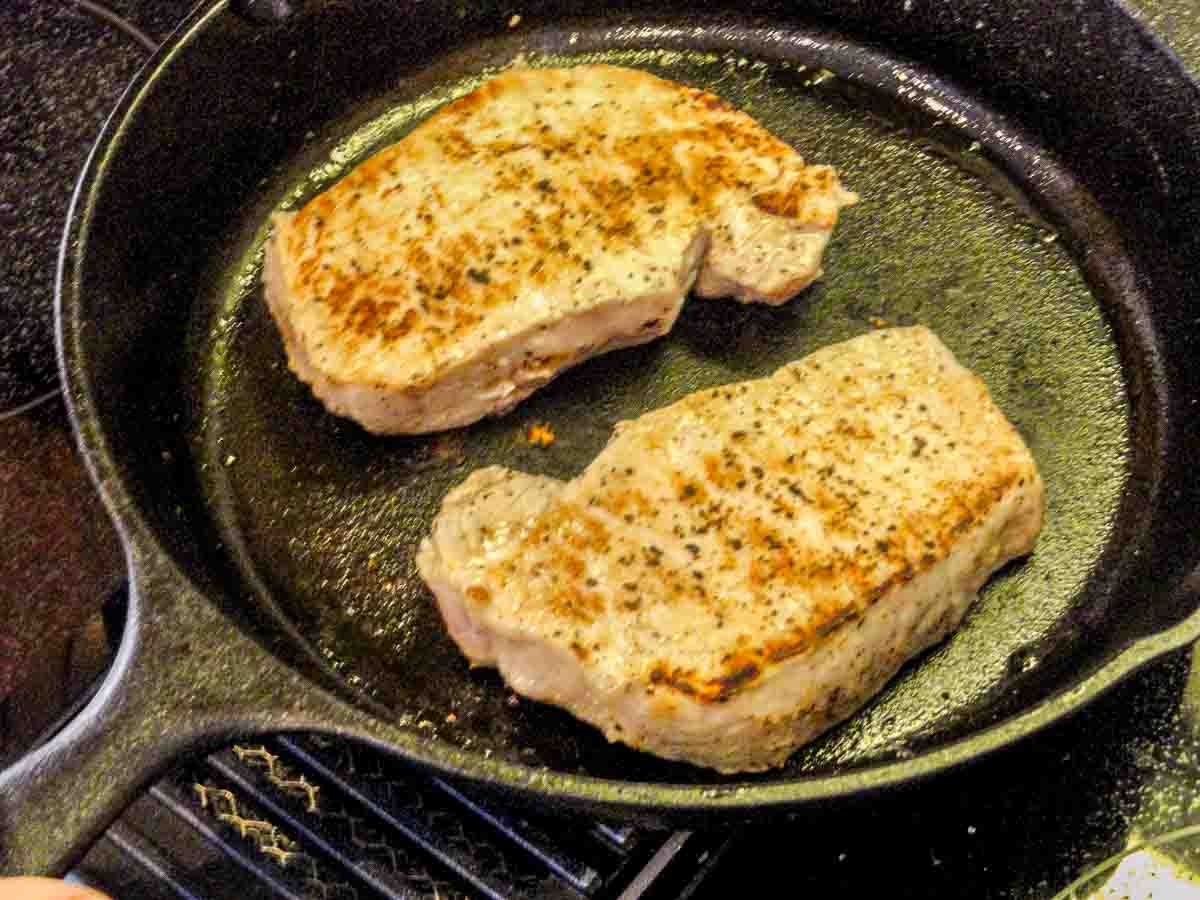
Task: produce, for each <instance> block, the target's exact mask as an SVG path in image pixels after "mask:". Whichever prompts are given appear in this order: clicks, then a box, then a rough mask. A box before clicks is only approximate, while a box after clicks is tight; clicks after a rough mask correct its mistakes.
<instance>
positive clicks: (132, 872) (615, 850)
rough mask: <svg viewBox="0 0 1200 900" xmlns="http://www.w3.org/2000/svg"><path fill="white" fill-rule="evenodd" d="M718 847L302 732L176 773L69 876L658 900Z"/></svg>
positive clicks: (716, 842)
mask: <svg viewBox="0 0 1200 900" xmlns="http://www.w3.org/2000/svg"><path fill="white" fill-rule="evenodd" d="M731 840H732V838H731V836H730V835H729V834H728V833H724V834H721V835H708V834H702V833H698V832H687V831H680V832H674V833H671V832H660V831H651V830H646V829H635V828H632V827H628V826H615V825H610V824H602V823H593V822H587V821H579V820H572V819H566V818H563V817H561V816H557V815H554V814H535V813H525V812H520V813H518V812H514V811H511V810H508V809H505V808H503V807H501V806H499V805H497V804H495V803H494V802H492V801H490V800H485V799H483V798H480V797H477V796H475V795H474V794H472V793H470V792H468V791H464V790H462V789H461V788H459V787H456V786H454V785H451V784H449V783H448V782H446V781H443V780H441V779H438V778H431V777H427V776H424V775H420V774H417V773H414V772H413V771H411V770H409V769H408V768H406V767H405V766H404V765H403V764H401V763H399V762H397V761H396V760H393V759H390V758H388V757H386V756H384V755H382V754H380V753H378V752H376V751H373V750H370V749H369V748H366V747H363V746H361V745H357V744H353V743H350V742H347V741H341V740H332V739H329V738H323V737H317V736H308V735H306V736H289V737H281V738H277V739H274V740H271V741H269V742H267V743H262V744H238V745H234V746H231V747H228V748H226V749H224V750H222V751H220V752H218V753H215V754H213V755H211V756H209V757H208V758H206V759H204V760H202V761H199V762H195V763H189V764H187V765H184V766H182V767H180V768H179V769H177V770H176V771H175V772H173V773H171V775H169V776H168V777H167V778H165V779H163V780H162V781H161V782H159V783H158V784H156V785H155V786H154V787H152V788H151V789H150V790H149V791H148V792H147V794H146V795H145V796H144V797H143V798H142V799H141V800H139V801H138V803H136V804H135V805H134V806H133V807H132V808H131V809H130V810H129V811H128V812H127V813H126V815H125V816H124V817H123V818H122V819H121V820H120V821H119V822H118V823H117V824H116V825H114V826H113V828H111V829H110V830H109V832H108V833H107V834H106V835H105V836H104V838H103V839H102V840H101V841H100V842H99V844H98V845H97V846H96V847H95V848H94V849H93V850H92V852H91V853H90V854H89V856H88V857H87V859H86V860H85V861H84V863H83V864H82V865H81V866H80V867H79V869H78V870H77V872H76V874H77V875H78V876H79V877H80V878H82V880H84V881H87V882H88V883H91V884H94V885H95V886H97V887H100V888H102V889H106V890H109V891H110V892H111V893H113V894H114V895H115V896H122V895H124V896H139V897H150V898H154V897H162V898H166V897H183V898H191V897H211V898H216V900H223V898H230V900H232V898H237V900H247V898H254V900H257V898H260V897H262V898H266V897H271V898H294V900H341V898H346V900H377V898H403V900H418V898H419V900H426V898H434V900H466V898H471V900H475V898H488V900H636V898H647V900H659V898H661V900H665V898H686V897H688V896H690V895H691V894H692V893H693V892H694V891H695V890H696V888H697V887H698V886H699V885H700V884H701V883H702V882H703V880H704V877H705V876H706V875H707V873H708V872H709V871H710V870H711V869H712V867H713V866H715V864H716V863H717V861H718V859H719V858H720V856H721V855H722V853H723V852H724V851H725V849H726V846H727V845H728V843H729V842H730V841H731Z"/></svg>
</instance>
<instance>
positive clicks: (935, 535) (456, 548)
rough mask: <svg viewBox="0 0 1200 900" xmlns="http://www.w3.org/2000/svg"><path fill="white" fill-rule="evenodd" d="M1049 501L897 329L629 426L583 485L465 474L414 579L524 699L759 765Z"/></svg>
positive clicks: (920, 635) (634, 741)
mask: <svg viewBox="0 0 1200 900" xmlns="http://www.w3.org/2000/svg"><path fill="white" fill-rule="evenodd" d="M1042 510H1043V491H1042V482H1041V478H1040V476H1039V475H1038V471H1037V468H1036V466H1035V465H1034V461H1033V458H1032V457H1031V456H1030V453H1029V451H1028V449H1027V448H1026V446H1025V444H1024V443H1023V441H1022V440H1021V437H1020V436H1019V435H1018V433H1017V431H1016V429H1014V428H1013V426H1012V425H1011V424H1009V422H1008V421H1007V420H1006V419H1005V417H1004V415H1003V413H1002V412H1001V411H1000V410H999V409H998V408H997V407H996V405H995V404H994V403H993V402H992V400H991V398H990V397H989V395H988V392H987V388H986V387H985V386H984V384H983V383H982V382H981V381H980V380H979V379H978V378H976V377H975V376H974V375H972V374H971V373H970V372H968V371H967V370H966V369H964V368H963V367H962V366H960V365H959V364H958V363H957V362H956V361H955V359H954V357H953V356H952V355H951V353H950V352H949V351H948V350H947V349H946V347H945V346H944V345H943V344H942V343H941V342H940V341H939V340H938V339H937V338H936V337H935V336H934V335H933V334H932V333H931V332H929V331H928V330H926V329H924V328H903V329H894V330H887V331H878V332H874V333H872V334H868V335H865V336H862V337H858V338H855V339H853V340H850V341H846V342H845V343H842V344H837V345H834V346H831V347H827V348H825V349H823V350H820V351H818V352H816V353H813V354H812V355H811V356H808V357H806V358H805V359H802V360H800V361H798V362H795V363H792V364H789V365H787V366H785V367H783V368H782V369H780V370H779V371H778V372H777V373H776V374H775V375H773V376H772V377H770V378H764V379H762V380H759V381H749V382H743V383H741V384H732V385H729V386H726V387H720V388H716V389H713V390H705V391H701V392H699V393H696V394H693V395H691V396H689V397H687V398H685V399H684V400H681V401H680V402H678V403H676V404H674V405H672V406H669V407H666V408H665V409H661V410H657V411H655V412H651V413H647V414H646V415H644V416H642V417H641V418H639V419H637V420H635V421H632V422H625V423H621V424H620V425H618V427H617V429H616V432H615V434H614V436H613V438H612V440H611V442H610V443H609V444H608V446H607V447H606V448H605V449H604V450H603V451H602V452H601V453H600V455H599V456H598V457H597V458H596V459H595V461H594V462H593V463H592V464H591V465H590V466H589V467H588V468H587V470H586V471H584V472H583V474H581V475H580V476H579V477H577V478H575V479H573V480H571V481H568V482H561V481H556V480H554V479H550V478H540V477H534V476H530V475H524V474H521V473H519V472H513V471H509V470H507V469H502V468H498V467H491V468H486V469H482V470H480V471H477V472H475V473H473V474H472V475H471V476H470V477H469V478H467V480H466V481H465V482H464V483H463V484H462V485H460V486H459V487H457V488H455V489H454V490H452V491H451V492H450V493H449V494H448V495H447V497H446V499H445V502H444V504H443V506H442V509H441V511H440V513H439V514H438V516H437V518H436V520H435V522H434V525H433V531H432V534H431V536H430V537H429V538H428V539H426V540H425V541H424V542H423V543H422V545H421V548H420V551H419V553H418V556H417V565H418V568H419V570H420V572H421V575H422V577H423V578H424V579H425V581H426V582H427V583H428V584H429V586H430V588H431V589H432V590H433V593H434V595H435V597H436V598H437V602H438V605H439V607H440V609H441V612H442V615H443V617H444V618H445V621H446V624H447V627H448V630H449V633H450V635H451V637H452V638H453V639H454V640H455V641H456V642H457V643H458V645H459V647H461V648H462V651H463V652H464V653H465V654H466V656H467V657H468V659H469V660H470V661H471V663H472V664H474V665H482V666H495V667H497V668H499V670H500V671H501V673H502V674H503V676H504V678H505V679H506V680H507V681H508V683H509V684H510V685H511V686H512V688H513V689H514V690H516V691H518V692H520V693H522V694H524V695H526V696H529V697H532V698H534V699H537V700H544V701H547V702H549V703H554V704H558V705H559V706H562V707H565V708H566V709H568V710H570V711H571V712H572V713H574V714H575V715H576V716H578V717H580V718H582V719H584V720H586V721H588V722H591V723H592V724H594V725H596V726H598V727H599V728H601V729H602V730H603V731H604V733H605V734H606V735H607V736H608V737H609V739H610V740H614V741H623V742H625V743H626V744H629V745H630V746H632V747H636V748H639V749H642V750H647V751H649V752H651V753H655V754H658V755H660V756H664V757H668V758H671V759H680V760H687V761H689V762H692V763H696V764H699V765H703V766H710V767H712V768H714V769H718V770H720V771H723V772H736V771H756V770H762V769H766V768H769V767H771V766H777V765H780V764H782V763H783V762H784V761H785V760H786V759H787V758H788V756H789V755H790V754H791V753H792V751H793V750H795V749H796V748H797V747H798V746H800V745H801V744H803V743H805V742H806V741H809V740H810V739H812V738H813V737H815V736H816V735H818V734H820V733H821V732H822V731H824V730H825V729H827V728H829V727H830V726H831V725H833V724H834V723H836V722H839V721H841V720H842V719H845V718H846V717H847V716H849V715H850V714H851V713H853V712H854V711H855V710H857V709H858V708H859V707H860V706H862V704H863V703H865V702H866V701H867V700H868V699H869V698H870V697H871V696H872V695H874V694H875V693H876V692H878V691H879V690H880V688H882V687H883V685H884V684H885V683H886V682H887V681H888V679H890V678H891V677H892V676H893V675H894V674H895V673H896V671H897V670H898V669H899V668H900V666H901V665H902V664H903V663H904V662H905V661H906V660H908V659H910V658H911V657H913V656H914V655H915V654H917V653H919V652H921V651H922V650H924V649H925V648H927V647H929V646H930V645H932V644H934V643H936V642H937V641H940V640H942V639H943V638H944V637H946V636H947V635H948V634H949V633H950V632H951V631H952V630H953V629H955V628H956V627H957V626H958V625H959V623H960V621H961V620H962V618H963V615H964V614H965V612H966V610H967V608H968V606H969V605H970V604H971V602H972V600H973V599H974V598H975V596H976V592H977V591H978V590H979V589H980V587H981V586H982V585H983V583H984V582H985V581H986V580H987V578H988V576H989V575H990V574H991V573H992V572H994V571H995V570H996V569H997V568H999V567H1000V566H1002V565H1003V564H1004V563H1005V562H1007V561H1008V560H1010V559H1013V558H1014V557H1017V556H1021V555H1023V554H1026V553H1028V552H1029V551H1030V550H1031V549H1032V548H1033V545H1034V541H1035V540H1036V538H1037V534H1038V531H1039V530H1040V528H1041V523H1042Z"/></svg>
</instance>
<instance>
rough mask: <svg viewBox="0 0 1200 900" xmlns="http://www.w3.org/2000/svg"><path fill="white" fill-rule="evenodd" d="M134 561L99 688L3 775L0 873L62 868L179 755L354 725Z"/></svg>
mask: <svg viewBox="0 0 1200 900" xmlns="http://www.w3.org/2000/svg"><path fill="white" fill-rule="evenodd" d="M133 568H134V570H135V571H136V572H138V574H136V575H135V576H134V577H133V578H131V582H132V586H131V588H130V597H129V612H128V615H127V618H126V625H125V632H124V634H123V635H122V640H121V645H120V647H119V649H118V651H117V656H116V659H115V660H114V662H113V665H112V668H111V669H110V671H109V672H108V674H107V675H106V677H105V679H104V681H103V683H102V684H101V686H100V689H99V690H98V691H97V692H96V695H95V696H94V697H93V698H92V700H91V701H90V702H89V703H88V705H87V706H86V707H84V709H83V710H82V711H81V712H80V713H79V714H78V715H77V716H76V717H75V718H74V719H72V720H71V721H70V722H69V723H68V724H67V726H66V727H65V728H64V729H63V730H62V731H60V732H59V733H58V734H57V735H55V736H54V737H53V738H52V739H51V740H50V741H49V742H48V743H46V744H45V745H43V746H42V747H39V748H38V749H36V750H35V751H33V752H32V753H30V754H29V755H27V756H25V757H24V758H22V759H21V760H19V761H18V762H17V763H15V764H14V765H12V766H11V767H9V768H8V769H5V770H4V771H2V772H0V873H2V874H25V875H33V874H45V875H61V874H63V873H64V872H65V871H67V870H68V869H69V868H70V867H71V866H72V865H74V864H75V863H76V862H77V861H78V860H79V859H80V858H81V857H82V855H83V854H84V852H86V850H87V848H88V847H89V846H90V844H91V843H92V842H93V841H94V840H95V839H96V838H97V837H98V836H99V835H100V833H101V832H102V831H103V830H104V829H105V828H107V827H108V825H109V824H110V823H111V822H112V821H113V820H114V819H116V817H117V816H118V815H120V813H121V812H122V811H123V810H124V808H125V807H126V806H127V805H128V804H129V802H130V801H132V800H133V799H134V797H135V796H136V794H137V792H138V791H139V790H140V789H141V788H142V787H143V786H145V785H146V784H147V783H148V782H150V781H151V780H152V779H153V778H154V777H155V776H157V775H159V774H160V773H162V772H163V771H164V770H165V769H166V768H167V767H168V766H169V765H170V764H171V763H172V762H174V761H175V760H176V759H177V758H178V757H179V756H180V755H181V754H183V753H185V752H198V751H203V750H206V749H212V748H214V747H215V746H216V745H218V744H220V743H222V742H225V741H228V740H229V739H231V738H233V737H235V736H248V735H252V734H261V733H263V732H265V731H267V730H271V729H272V727H274V728H276V729H278V728H280V727H283V728H288V729H292V728H294V729H304V728H308V727H323V728H324V729H328V728H329V727H330V724H331V721H332V722H334V723H337V722H338V721H339V720H341V721H343V722H346V724H350V722H349V721H346V720H347V719H349V720H351V721H352V720H353V717H354V712H355V711H354V710H353V708H352V707H350V706H349V705H347V704H344V703H342V702H341V701H340V700H338V699H337V698H335V697H333V696H331V695H329V694H326V693H324V692H322V691H320V690H314V686H313V685H312V684H311V683H308V682H305V681H304V680H303V679H302V677H301V676H300V675H298V674H297V673H296V672H294V671H293V670H291V669H290V668H288V667H287V666H285V665H284V664H283V663H281V662H279V661H278V660H276V659H275V657H274V656H272V655H271V654H270V653H268V652H267V651H266V650H264V649H263V648H262V647H260V646H259V645H258V644H256V643H255V642H254V641H253V640H251V639H250V638H249V637H246V636H245V635H244V634H242V632H241V631H240V630H238V628H237V626H236V625H235V624H234V623H233V622H232V621H231V620H229V619H228V618H227V617H226V616H225V614H224V613H222V612H221V611H220V610H218V609H217V608H216V607H215V606H214V605H213V604H212V603H211V602H210V601H208V600H207V599H206V598H204V597H203V596H202V595H200V594H199V593H198V592H196V591H195V589H194V588H192V587H191V585H190V584H189V583H188V582H187V581H186V580H185V579H183V578H180V577H179V576H178V575H177V574H176V573H175V572H174V570H172V569H171V568H170V566H169V564H160V565H157V566H156V565H153V564H150V565H139V564H138V563H137V562H136V561H135V563H134V566H133ZM139 570H140V571H139ZM284 698H286V699H287V700H289V701H293V702H292V703H290V704H289V706H288V708H286V709H283V708H282V702H281V701H283V700H284Z"/></svg>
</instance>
